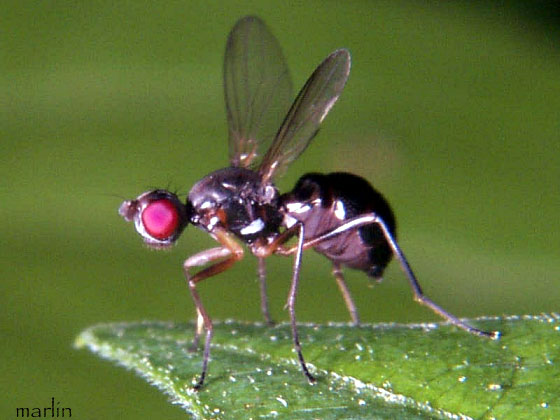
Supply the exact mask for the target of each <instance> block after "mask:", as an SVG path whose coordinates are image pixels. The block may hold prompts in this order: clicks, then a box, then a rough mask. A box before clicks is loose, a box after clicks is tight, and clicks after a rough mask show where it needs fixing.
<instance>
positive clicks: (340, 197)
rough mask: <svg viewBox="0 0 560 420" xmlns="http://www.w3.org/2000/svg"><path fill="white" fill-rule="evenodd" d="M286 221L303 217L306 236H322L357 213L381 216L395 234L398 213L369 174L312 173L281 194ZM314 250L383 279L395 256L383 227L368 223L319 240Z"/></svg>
mask: <svg viewBox="0 0 560 420" xmlns="http://www.w3.org/2000/svg"><path fill="white" fill-rule="evenodd" d="M280 202H281V208H282V211H283V212H284V215H285V224H286V225H289V224H290V223H291V224H293V223H295V221H300V222H302V223H303V224H304V226H305V239H306V240H308V239H312V238H317V237H319V236H321V235H323V234H325V233H327V232H329V231H332V230H333V229H336V228H337V227H339V226H342V225H343V224H344V223H345V222H347V221H349V220H351V219H354V218H356V217H359V216H362V215H366V214H372V213H374V214H376V215H377V216H379V217H380V218H381V219H382V220H383V222H384V223H385V225H386V226H387V228H388V230H389V232H390V233H391V234H392V235H393V237H395V217H394V215H393V212H392V210H391V208H390V206H389V204H388V203H387V200H385V198H384V197H383V196H382V195H381V194H380V193H379V192H377V191H376V190H375V189H374V188H373V187H372V186H371V185H370V184H369V183H368V182H367V181H366V180H365V179H363V178H361V177H359V176H357V175H353V174H349V173H345V172H334V173H330V174H319V173H310V174H306V175H304V176H302V177H301V178H300V179H299V181H298V182H297V184H296V186H295V187H294V189H293V190H292V191H291V192H290V193H287V194H284V195H282V196H281V198H280ZM314 249H315V250H316V251H317V252H319V253H321V254H323V255H325V256H326V257H327V258H329V259H330V260H331V261H332V262H333V263H335V264H342V265H345V266H348V267H350V268H355V269H359V270H363V271H365V272H366V273H367V274H369V275H370V276H372V277H375V278H379V277H381V275H382V274H383V270H384V269H385V267H386V266H387V264H388V263H389V261H390V260H391V257H392V252H391V249H390V247H389V244H388V243H387V240H386V239H385V236H384V234H383V232H382V231H381V228H380V227H379V226H378V225H377V224H368V225H365V226H361V227H359V228H357V229H349V230H347V231H345V232H342V233H340V234H339V235H337V236H334V237H332V238H329V239H326V240H324V241H321V242H319V243H318V244H316V245H315V246H314Z"/></svg>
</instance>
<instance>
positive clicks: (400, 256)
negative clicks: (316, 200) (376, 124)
mask: <svg viewBox="0 0 560 420" xmlns="http://www.w3.org/2000/svg"><path fill="white" fill-rule="evenodd" d="M371 224H376V225H377V226H379V228H380V229H381V231H382V232H383V235H384V236H385V239H386V240H387V243H388V244H389V247H390V248H391V251H392V252H393V255H395V257H396V259H397V260H398V261H399V263H400V265H401V268H402V270H403V271H404V273H405V274H406V277H407V278H408V282H409V284H410V287H411V288H412V291H413V293H414V300H415V301H416V302H418V303H420V304H422V305H424V306H427V307H428V308H430V309H431V310H432V311H434V312H435V313H436V314H438V315H439V316H441V317H442V318H444V319H446V320H447V321H448V322H450V323H451V324H453V325H455V326H456V327H459V328H461V329H463V330H465V331H467V332H468V333H470V334H473V335H478V336H481V337H488V338H491V339H493V340H496V339H498V338H500V332H499V331H484V330H480V329H478V328H475V327H473V326H472V325H469V324H468V323H466V322H464V321H462V320H460V319H459V318H457V317H456V316H455V315H453V314H451V313H449V312H447V311H446V310H445V309H443V308H442V307H441V306H439V305H437V304H436V303H435V302H434V301H432V300H431V299H430V298H428V297H427V296H426V295H424V292H423V291H422V288H421V287H420V284H419V283H418V280H417V279H416V276H415V275H414V272H413V271H412V268H411V267H410V265H409V264H408V261H407V260H406V257H405V256H404V253H403V252H402V251H401V249H400V247H399V245H398V244H397V242H396V241H395V238H393V235H392V234H391V232H390V231H389V229H388V228H387V226H386V225H385V222H384V221H383V220H382V219H381V218H380V217H379V216H378V215H377V214H375V213H367V214H363V215H361V216H357V217H355V218H352V219H349V220H347V221H346V222H344V223H343V224H342V225H340V226H338V227H337V228H335V229H333V230H331V231H328V232H325V233H324V234H322V235H319V236H317V237H315V238H311V239H308V240H306V241H305V243H304V244H303V246H302V248H303V249H307V248H312V247H314V246H316V245H317V244H319V243H321V242H323V241H325V240H328V239H331V238H334V237H336V236H338V235H340V234H341V233H344V232H348V231H349V230H352V229H357V228H359V227H361V226H366V225H371ZM295 252H297V248H296V247H292V248H289V249H286V250H284V251H283V254H284V255H290V254H293V253H295ZM343 294H344V293H343Z"/></svg>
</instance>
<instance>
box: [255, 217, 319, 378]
mask: <svg viewBox="0 0 560 420" xmlns="http://www.w3.org/2000/svg"><path fill="white" fill-rule="evenodd" d="M295 235H297V236H298V243H297V245H296V247H295V248H294V250H293V251H292V250H287V249H285V248H284V247H283V244H284V243H285V242H287V241H289V240H290V239H291V238H292V237H294V236H295ZM303 244H304V227H303V223H301V222H299V223H296V224H295V225H293V226H292V227H290V228H289V229H287V230H286V231H284V232H282V234H280V235H278V236H277V237H276V238H275V239H274V240H273V241H272V242H271V243H269V244H267V245H262V246H257V247H255V248H253V250H252V251H253V253H254V254H255V255H256V256H257V257H258V258H264V257H267V256H269V255H271V254H280V255H290V254H295V258H294V268H293V272H292V282H291V285H290V292H289V294H288V301H287V303H286V307H287V308H288V312H289V313H290V326H291V329H292V339H293V342H294V349H295V351H296V353H297V356H298V360H299V364H300V366H301V370H302V371H303V373H304V374H305V376H306V377H307V380H308V381H309V382H310V383H314V382H315V378H314V377H313V375H311V373H310V372H309V369H308V368H307V364H306V363H305V359H304V358H303V353H302V351H301V343H300V341H299V334H298V329H297V321H296V296H297V288H298V284H299V273H300V269H301V258H302V254H303Z"/></svg>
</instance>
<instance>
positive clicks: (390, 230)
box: [119, 16, 498, 389]
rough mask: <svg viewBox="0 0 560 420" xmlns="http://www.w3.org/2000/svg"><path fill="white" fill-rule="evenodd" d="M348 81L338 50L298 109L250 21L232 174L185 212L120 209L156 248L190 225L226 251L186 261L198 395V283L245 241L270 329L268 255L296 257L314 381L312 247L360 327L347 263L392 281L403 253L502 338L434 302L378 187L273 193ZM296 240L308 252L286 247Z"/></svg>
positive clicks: (240, 50) (239, 48) (234, 34)
mask: <svg viewBox="0 0 560 420" xmlns="http://www.w3.org/2000/svg"><path fill="white" fill-rule="evenodd" d="M349 73H350V53H349V52H348V51H347V50H345V49H340V50H336V51H334V52H333V53H332V54H330V55H329V56H328V57H327V58H326V59H325V60H324V61H323V62H322V63H321V64H320V65H319V66H318V67H317V69H316V70H315V71H314V72H313V74H312V75H311V77H310V78H309V79H308V80H307V82H306V83H305V85H304V86H303V88H302V89H301V91H300V92H299V94H298V95H297V97H296V99H295V101H294V102H293V103H292V104H291V106H290V101H291V98H292V93H291V92H292V86H291V80H290V75H289V72H288V68H287V66H286V62H285V59H284V57H283V55H282V51H281V49H280V46H279V44H278V42H277V40H276V39H275V38H274V36H273V35H272V34H271V33H270V32H269V30H268V28H267V27H266V26H265V24H264V23H263V22H262V21H261V20H260V19H258V18H256V17H252V16H249V17H245V18H243V19H241V20H240V21H239V22H237V24H236V25H235V26H234V28H233V29H232V31H231V33H230V34H229V37H228V41H227V45H226V52H225V60H224V89H225V99H226V109H227V119H228V127H229V160H230V164H231V166H230V167H228V168H224V169H220V170H218V171H215V172H212V173H211V174H209V175H207V176H205V177H204V178H202V179H201V180H200V181H199V182H197V183H196V184H195V185H194V186H193V188H192V189H191V191H190V193H189V195H188V198H187V200H186V203H185V204H183V203H182V202H181V201H180V200H179V198H178V197H177V195H176V194H174V193H171V192H169V191H167V190H154V191H148V192H146V193H143V194H142V195H140V196H139V197H138V198H136V199H135V200H130V201H125V202H124V203H123V204H122V205H121V207H120V209H119V213H120V214H121V215H122V216H123V217H124V218H125V219H126V220H127V221H131V220H133V221H134V224H135V227H136V230H137V231H138V233H139V234H140V235H142V237H143V238H144V241H145V242H146V243H147V244H148V245H150V246H153V247H165V246H168V245H171V244H173V243H174V242H175V241H176V240H177V239H178V237H179V236H180V234H181V233H182V231H183V229H184V228H185V227H186V226H187V225H188V224H189V223H190V224H192V225H194V226H197V227H199V228H201V229H203V230H204V231H206V232H208V233H209V234H210V235H211V236H212V237H213V238H214V239H215V240H216V241H217V242H218V243H219V244H220V246H219V247H216V248H212V249H208V250H206V251H202V252H200V253H198V254H196V255H193V256H192V257H189V258H187V259H186V260H185V262H184V264H183V267H184V272H185V277H186V279H187V283H188V286H189V290H190V292H191V295H192V298H193V300H194V303H195V306H196V310H197V315H198V324H197V328H196V332H195V339H194V345H193V348H197V347H198V341H199V337H200V335H201V333H202V331H203V329H205V330H206V339H205V343H204V356H203V363H202V373H201V375H200V378H199V380H198V382H197V384H196V385H195V388H197V389H198V388H200V387H201V386H202V384H203V383H204V379H205V377H206V372H207V367H208V359H209V355H210V342H211V340H212V320H211V319H210V316H209V315H208V313H207V312H206V310H205V309H204V306H203V304H202V301H201V299H200V297H199V295H198V292H197V289H196V286H197V284H198V283H199V282H200V281H202V280H204V279H206V278H208V277H211V276H214V275H216V274H218V273H221V272H222V271H224V270H227V269H228V268H230V267H231V266H232V265H233V264H235V262H236V261H238V260H240V259H241V258H242V257H243V252H244V251H243V247H242V246H241V245H240V243H239V240H240V241H241V242H243V243H245V244H246V245H247V247H248V248H249V249H250V250H251V252H252V253H253V254H254V255H255V256H256V257H257V258H258V262H259V270H258V273H259V279H260V288H261V308H262V312H263V316H264V318H265V320H266V321H267V323H268V324H272V321H271V318H270V315H269V311H268V303H267V295H266V280H265V263H264V261H265V260H264V259H265V258H266V257H268V256H270V255H272V254H279V255H294V257H295V258H294V268H293V276H292V283H291V287H290V292H289V297H288V302H287V307H288V310H289V313H290V319H291V327H292V335H293V341H294V347H295V349H296V352H297V355H298V358H299V362H300V364H301V367H302V369H303V372H304V373H305V375H306V376H307V378H308V380H309V381H310V382H312V381H314V378H313V376H312V375H311V374H310V373H309V371H308V369H307V366H306V363H305V361H304V358H303V354H302V352H301V346H300V342H299V339H298V331H297V325H296V314H295V303H296V294H297V287H298V281H299V271H300V267H301V259H302V252H303V250H304V249H307V248H313V249H315V250H316V251H317V252H319V253H321V254H323V255H325V256H326V257H327V258H328V259H329V260H331V262H332V263H333V274H334V277H335V279H336V281H337V284H338V286H339V288H340V290H341V292H342V295H343V297H344V301H345V303H346V306H347V307H348V310H349V312H350V315H351V318H352V321H353V323H354V324H358V323H359V318H358V314H357V310H356V307H355V305H354V302H353V301H352V298H351V296H350V293H349V292H348V289H347V287H346V284H345V281H344V277H343V275H342V271H341V268H342V266H346V267H350V268H354V269H359V270H363V271H365V272H366V273H367V274H368V275H369V276H372V277H374V278H381V275H382V274H383V271H384V269H385V267H386V266H387V264H388V263H389V261H390V259H391V258H392V256H395V257H396V258H397V259H398V260H399V262H400V264H401V266H402V268H403V270H404V272H405V274H406V275H407V277H408V280H409V282H410V285H411V287H412V290H413V292H414V298H415V300H417V301H418V302H420V303H422V304H424V305H426V306H428V307H429V308H431V309H432V310H433V311H434V312H436V313H438V314H439V315H441V316H442V317H443V318H445V319H446V320H448V321H449V322H451V323H452V324H454V325H456V326H458V327H459V328H462V329H464V330H466V331H468V332H470V333H472V334H475V335H480V336H487V337H491V338H497V337H498V333H495V332H486V331H481V330H479V329H477V328H474V327H472V326H470V325H468V324H466V323H465V322H463V321H461V320H460V319H458V318H456V317H455V316H453V315H452V314H450V313H448V312H446V311H444V310H443V309H442V308H440V307H439V306H438V305H436V304H435V303H434V302H432V301H431V300H430V299H428V298H427V297H426V296H424V294H423V293H422V289H421V288H420V285H419V284H418V281H417V280H416V278H415V276H414V274H413V272H412V269H411V268H410V266H409V265H408V262H407V261H406V259H405V257H404V254H403V253H402V251H401V250H400V248H399V246H398V245H397V242H396V240H395V237H396V232H395V228H396V226H395V217H394V216H393V212H392V211H391V208H390V206H389V204H388V203H387V201H386V200H385V199H384V198H383V196H382V195H381V194H380V193H378V192H377V191H375V190H374V189H373V188H372V187H371V186H370V184H369V183H368V182H367V181H365V180H364V179H362V178H360V177H358V176H356V175H352V174H348V173H331V174H318V173H310V174H306V175H304V176H303V177H301V178H300V180H299V181H298V182H297V184H296V186H295V188H294V189H293V191H291V192H289V193H287V194H283V195H280V194H279V192H278V190H277V188H276V187H275V186H274V184H273V180H274V177H275V176H277V175H279V174H280V173H281V172H282V171H283V170H284V169H285V168H286V167H287V166H288V165H289V164H290V163H291V162H293V161H294V160H295V159H297V158H298V156H299V155H300V154H301V153H302V152H303V151H304V150H305V149H306V147H307V146H308V145H309V143H310V142H311V139H313V137H314V136H315V135H316V134H317V131H318V129H319V125H320V124H321V122H322V121H323V119H324V118H325V117H326V115H327V114H328V112H329V111H330V110H331V108H332V107H333V105H334V103H335V102H336V101H337V99H338V97H339V96H340V94H341V92H342V89H343V88H344V85H345V83H346V80H347V79H348V75H349ZM284 115H285V116H284ZM278 127H280V128H278ZM293 237H296V238H297V244H296V245H294V246H292V247H288V246H286V243H287V241H288V240H290V239H291V238H293ZM204 265H208V266H207V267H206V268H204V269H202V270H200V271H198V272H197V273H192V272H191V270H192V268H193V267H200V266H204Z"/></svg>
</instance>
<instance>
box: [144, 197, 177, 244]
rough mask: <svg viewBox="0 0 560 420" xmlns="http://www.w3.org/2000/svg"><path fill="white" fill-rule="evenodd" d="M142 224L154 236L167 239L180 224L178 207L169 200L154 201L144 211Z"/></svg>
mask: <svg viewBox="0 0 560 420" xmlns="http://www.w3.org/2000/svg"><path fill="white" fill-rule="evenodd" d="M142 224H143V225H144V228H145V229H146V232H148V233H149V234H150V235H151V236H152V237H154V238H156V239H159V240H164V239H167V238H169V237H170V236H171V235H173V233H174V232H175V230H176V229H177V226H178V225H179V214H178V213H177V208H176V207H175V206H174V205H173V204H172V203H171V202H170V201H169V200H165V199H162V200H156V201H153V202H151V203H150V204H148V205H147V206H146V208H145V209H144V211H143V212H142Z"/></svg>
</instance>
